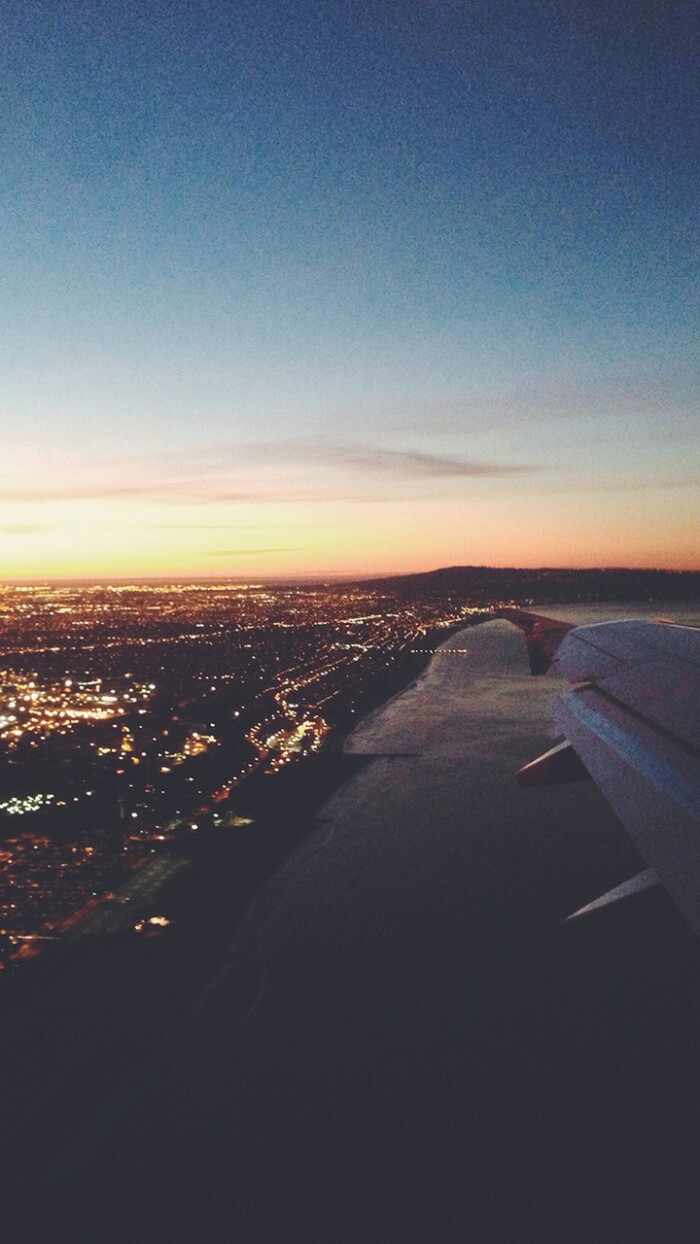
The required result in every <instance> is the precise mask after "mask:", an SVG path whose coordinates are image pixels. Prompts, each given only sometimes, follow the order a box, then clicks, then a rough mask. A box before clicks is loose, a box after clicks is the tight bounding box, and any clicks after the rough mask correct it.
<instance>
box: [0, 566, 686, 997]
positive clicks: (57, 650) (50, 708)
mask: <svg viewBox="0 0 700 1244" xmlns="http://www.w3.org/2000/svg"><path fill="white" fill-rule="evenodd" d="M699 578H700V576H698V575H697V574H678V573H676V574H671V573H664V572H652V571H508V570H493V571H491V570H487V569H484V568H469V567H464V568H454V569H452V570H446V571H437V572H434V573H433V574H426V575H415V576H404V577H402V578H396V579H386V580H377V581H372V582H367V583H355V584H348V585H342V584H341V585H338V584H333V585H308V584H305V585H293V584H289V585H269V584H259V585H256V584H252V583H234V582H227V581H223V582H189V583H187V582H176V583H165V582H160V581H149V582H135V583H133V584H129V583H121V582H112V583H77V582H76V583H45V584H41V585H28V584H19V583H14V584H10V583H6V584H5V585H3V586H2V587H0V617H1V619H2V633H3V643H2V654H1V656H0V743H1V745H2V760H1V763H0V968H2V969H3V970H4V979H6V980H7V979H9V978H11V977H14V976H16V974H17V970H19V969H20V968H22V966H23V965H24V964H26V963H28V962H30V961H33V960H35V959H37V958H38V957H40V956H43V955H44V954H45V952H47V951H51V950H52V949H55V948H56V945H57V943H61V942H64V943H65V941H66V940H68V941H71V940H74V939H75V938H82V937H84V936H85V935H90V934H105V933H108V932H119V933H125V932H129V933H133V934H134V935H138V936H144V935H145V936H157V935H159V934H161V933H163V932H164V931H166V930H167V928H168V926H169V923H170V921H169V919H168V918H167V917H165V916H163V915H161V914H159V911H158V910H157V902H156V900H157V897H158V895H159V894H160V893H161V892H162V891H163V890H164V888H166V887H167V885H168V884H169V882H170V881H171V880H172V879H173V878H174V877H176V876H177V874H178V873H180V872H181V871H182V870H183V869H184V868H186V866H187V864H188V861H189V860H190V859H191V857H192V855H193V854H196V852H197V850H198V849H199V846H200V844H201V843H202V842H205V843H207V844H208V845H209V847H210V848H211V844H212V841H213V842H214V850H215V849H216V843H217V841H218V842H220V841H222V839H225V838H226V837H227V836H229V835H236V834H240V833H241V832H242V831H243V830H244V829H245V830H246V831H248V832H249V833H250V832H253V833H255V832H256V821H257V817H258V813H259V812H260V810H261V809H262V808H264V807H265V808H267V807H269V805H270V799H271V798H272V799H273V800H274V794H273V795H272V796H271V794H270V784H271V783H275V782H278V779H279V778H280V777H281V776H282V775H283V773H284V772H285V770H287V768H288V767H290V766H298V765H299V764H300V762H306V763H307V764H308V762H309V760H310V758H311V757H312V756H314V755H317V754H318V753H320V752H321V751H322V750H323V751H324V753H325V754H329V755H330V754H333V752H334V748H335V753H337V752H338V750H339V746H338V745H339V744H342V740H343V738H344V736H345V735H346V734H347V731H348V729H350V728H351V727H352V726H353V724H354V723H355V722H356V721H357V720H358V717H359V716H360V715H362V714H363V713H365V712H367V711H369V710H370V709H371V708H373V707H375V706H376V705H377V704H378V703H381V702H382V701H383V700H384V699H386V698H387V697H388V696H389V695H391V694H393V693H394V692H395V691H397V690H398V689H399V688H400V687H401V686H403V685H405V683H407V682H408V681H410V679H411V678H413V677H415V676H416V675H417V674H418V673H419V672H420V671H421V670H422V668H424V666H425V664H426V663H427V661H428V659H429V657H430V655H431V654H432V653H433V651H434V650H435V648H436V646H437V645H438V644H439V643H441V642H442V640H443V639H444V638H445V637H446V635H447V634H449V633H451V632H452V631H453V630H455V629H459V628H461V627H464V626H466V625H471V624H474V623H477V622H479V621H480V620H482V619H483V618H484V617H486V616H488V615H489V613H491V612H492V611H494V610H498V609H500V608H503V607H506V606H509V605H531V604H533V603H539V602H557V601H567V600H568V601H572V600H586V599H587V600H595V599H607V598H609V599H612V600H615V599H617V600H619V599H635V598H636V599H645V600H648V599H659V600H667V599H674V598H681V599H682V598H686V599H692V598H693V597H694V596H697V595H698V579H699ZM452 655H454V654H452ZM282 785H283V784H282ZM284 798H286V796H284ZM291 815H292V809H291V808H290V816H291ZM8 969H9V971H8Z"/></svg>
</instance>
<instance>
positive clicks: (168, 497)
mask: <svg viewBox="0 0 700 1244" xmlns="http://www.w3.org/2000/svg"><path fill="white" fill-rule="evenodd" d="M532 470H533V468H532V467H531V466H525V465H521V464H518V463H504V462H484V461H479V460H473V459H469V458H464V457H458V456H451V455H439V454H430V453H423V452H421V451H415V450H405V449H400V450H398V449H397V450H394V449H387V448H384V447H380V446H375V445H352V444H349V445H339V444H312V443H309V442H305V441H295V442H284V443H280V442H273V443H260V444H248V445H235V446H234V445H219V446H216V447H211V448H206V449H199V450H196V451H194V453H193V452H192V451H190V452H185V451H180V452H178V451H176V450H170V451H165V452H164V453H163V454H162V455H161V456H160V457H159V459H158V461H157V462H156V463H154V462H153V459H152V457H143V458H130V459H128V460H124V459H122V460H120V461H113V462H109V461H105V462H102V463H94V462H92V463H88V462H85V463H82V464H79V465H78V467H77V468H76V467H75V466H74V468H73V471H72V473H70V472H63V473H62V476H63V478H64V480H65V482H64V483H63V484H62V485H61V486H59V487H56V486H55V484H53V483H52V484H50V485H48V486H45V487H41V486H40V485H37V484H34V483H30V482H27V483H25V482H24V481H22V483H18V484H15V485H14V486H11V487H10V488H5V489H4V490H3V494H2V495H3V498H4V500H6V501H22V502H37V501H47V502H58V501H64V502H65V501H94V500H98V499H99V500H105V501H110V500H111V501H120V500H125V501H128V500H132V499H133V500H139V501H152V502H164V503H168V504H175V505H177V504H200V503H217V502H218V503H222V502H223V503H227V504H235V503H239V502H241V503H245V502H261V503H271V502H285V501H290V502H310V503H313V502H323V501H329V500H341V499H345V500H348V501H360V502H362V501H369V502H375V501H383V500H387V499H389V500H391V499H394V498H395V497H396V496H397V490H398V491H400V490H401V486H402V485H403V487H404V489H405V488H407V487H410V486H411V485H413V484H415V483H418V482H420V481H421V480H423V481H433V482H435V481H438V480H441V479H442V480H448V479H452V480H458V479H464V480H469V479H478V478H493V477H508V476H513V475H518V474H522V473H524V472H530V471H532ZM46 473H47V475H48V474H49V471H48V468H47V472H46ZM55 475H56V472H55V471H51V476H52V477H53V478H54V479H55ZM120 477H121V478H120ZM370 480H371V481H372V484H371V486H369V487H368V484H369V481H370Z"/></svg>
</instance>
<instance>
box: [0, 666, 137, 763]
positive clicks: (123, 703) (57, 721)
mask: <svg viewBox="0 0 700 1244" xmlns="http://www.w3.org/2000/svg"><path fill="white" fill-rule="evenodd" d="M0 681H3V682H4V683H5V691H4V694H3V696H2V699H0V709H1V710H2V711H0V739H3V740H5V741H7V742H8V743H9V745H10V747H12V746H13V745H15V746H16V744H17V743H18V742H19V740H20V739H22V738H24V737H25V736H27V735H29V736H31V735H40V736H46V735H49V734H67V733H69V732H70V731H71V730H73V729H74V728H75V726H76V725H78V724H79V723H81V722H101V721H112V720H113V719H114V718H115V717H123V716H124V715H125V714H126V713H127V712H128V711H129V710H130V709H133V708H134V707H135V706H136V705H139V704H141V705H142V704H144V703H145V702H147V701H148V700H149V699H150V698H151V697H152V695H153V692H154V691H155V684H154V683H137V682H134V681H131V682H130V683H129V685H128V687H127V688H126V689H124V690H118V689H116V688H114V687H106V686H104V685H103V683H102V681H101V680H100V679H97V678H96V679H90V680H84V681H81V680H79V679H73V678H60V679H58V680H57V681H56V682H53V683H42V682H41V680H40V679H39V677H38V676H37V675H36V674H32V675H25V674H23V673H19V672H17V671H14V670H13V671H10V670H0ZM139 711H142V712H145V711H146V710H145V709H140V710H139Z"/></svg>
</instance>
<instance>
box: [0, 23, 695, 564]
mask: <svg viewBox="0 0 700 1244" xmlns="http://www.w3.org/2000/svg"><path fill="white" fill-rule="evenodd" d="M375 10H376V11H375ZM6 25H7V28H8V33H7V35H6V38H5V41H4V42H5V47H4V51H3V53H2V55H3V77H4V80H5V82H6V85H7V92H8V98H9V107H8V108H7V109H6V112H7V116H8V117H9V123H8V127H7V132H6V136H5V138H4V140H3V144H2V148H1V150H2V160H3V179H2V183H1V185H0V201H1V202H2V208H3V211H2V216H1V217H0V219H1V221H2V223H0V248H1V249H2V253H3V255H4V258H5V269H6V295H5V298H4V300H3V306H2V311H1V313H0V314H1V315H2V331H1V332H0V375H1V377H2V386H1V390H0V394H1V395H0V419H1V420H2V429H3V453H2V457H1V459H0V554H1V556H0V576H2V577H3V578H5V579H26V580H32V579H45V578H72V577H86V578H108V577H114V578H117V577H118V578H128V577H150V576H154V577H163V578H172V577H178V578H180V577H192V578H218V577H221V578H228V577H232V576H233V577H237V576H240V577H242V578H246V579H248V578H263V579H264V578H267V577H307V576H319V577H328V576H331V575H340V576H346V577H352V576H366V575H383V574H392V573H408V572H413V571H421V570H430V569H434V568H436V567H439V566H447V565H457V564H462V565H467V564H470V565H491V566H498V565H501V566H513V567H538V566H552V567H571V568H584V567H591V566H600V567H606V566H620V567H622V566H627V567H638V568H663V569H671V570H683V569H700V539H699V536H700V523H699V520H698V515H699V514H700V504H699V503H700V449H699V446H700V437H699V436H698V428H699V426H700V421H699V419H698V414H699V412H698V392H700V384H699V383H698V381H699V380H700V375H699V368H698V357H699V352H698V311H697V288H698V272H697V256H698V254H700V247H699V246H698V240H699V239H698V238H697V217H696V213H695V198H696V190H697V176H698V150H700V142H698V137H700V136H698V135H697V133H696V127H697V122H696V118H697V115H698V110H697V107H696V103H695V101H694V94H695V92H696V90H697V85H696V73H695V68H694V66H695V55H696V52H695V45H694V39H693V35H694V32H695V33H696V32H697V22H696V21H694V20H693V10H692V8H691V6H690V5H686V4H684V3H681V4H680V5H678V6H673V7H672V8H667V9H663V10H662V9H659V10H658V12H656V11H655V12H654V15H653V16H649V15H646V16H643V15H641V14H640V13H639V12H638V10H637V8H636V6H632V5H629V6H628V5H626V4H623V5H622V6H621V7H620V6H613V8H612V9H611V8H610V6H607V5H604V4H603V3H602V2H601V3H598V2H597V0H596V2H594V3H592V4H591V5H586V6H579V5H578V4H575V5H574V6H573V7H572V8H571V9H570V11H569V12H568V13H567V14H564V13H563V12H562V13H561V14H560V15H559V17H558V18H557V20H556V21H554V22H553V21H552V20H551V14H549V15H548V12H547V11H546V10H544V9H542V8H541V7H540V6H537V5H534V4H525V5H524V6H523V5H514V4H511V3H505V4H504V5H502V6H494V8H493V11H489V12H486V11H483V12H482V11H481V9H477V7H476V6H470V5H459V4H454V3H452V2H451V0H439V2H438V3H436V4H435V5H433V6H430V8H429V9H428V8H425V9H421V10H420V11H416V10H415V8H414V7H413V6H408V5H406V6H402V5H401V4H399V5H389V4H383V3H382V4H379V5H378V6H375V8H373V10H372V13H369V12H368V13H364V12H362V11H360V10H359V9H357V8H356V7H354V6H348V5H346V4H344V3H341V0H329V3H328V4H324V5H321V6H320V7H314V6H307V5H304V4H302V3H300V2H297V0H293V2H292V3H291V4H289V5H285V6H278V5H275V4H273V3H272V2H271V0H270V2H269V3H268V0H262V2H258V3H256V4H254V5H252V4H251V5H249V4H247V3H244V4H242V5H240V6H239V5H236V6H230V5H227V4H222V3H218V2H216V0H201V2H200V0H198V2H197V3H195V4H192V5H187V6H174V7H173V6H162V5H160V4H157V3H155V0H146V2H145V3H143V4H139V5H137V6H135V7H130V8H128V9H127V10H125V9H124V7H123V6H122V5H119V4H117V3H116V0H106V3H104V4H101V5H100V6H98V7H97V8H96V9H95V10H94V11H89V10H88V9H87V8H86V7H85V5H84V4H82V3H79V0H68V2H67V3H65V4H61V5H59V6H55V5H52V4H50V3H48V0H39V2H38V3H37V4H35V5H32V6H27V7H26V8H25V7H19V6H18V7H17V9H16V10H15V11H14V12H13V13H12V14H10V15H9V16H8V17H7V19H6Z"/></svg>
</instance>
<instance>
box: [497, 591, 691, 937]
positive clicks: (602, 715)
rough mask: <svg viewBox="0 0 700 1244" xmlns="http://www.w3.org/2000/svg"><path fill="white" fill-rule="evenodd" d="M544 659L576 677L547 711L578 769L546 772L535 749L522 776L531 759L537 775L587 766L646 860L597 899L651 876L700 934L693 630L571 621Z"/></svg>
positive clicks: (525, 777) (529, 778)
mask: <svg viewBox="0 0 700 1244" xmlns="http://www.w3.org/2000/svg"><path fill="white" fill-rule="evenodd" d="M525 616H526V617H528V616H530V617H531V616H532V615H525ZM511 620H513V621H515V620H516V619H515V618H512V619H511ZM541 621H542V622H548V623H551V620H550V619H542V620H541ZM518 625H522V624H521V623H520V622H518ZM523 629H524V627H523ZM552 659H553V661H555V662H556V666H557V668H558V669H559V671H560V672H561V673H562V674H563V675H564V677H565V678H567V679H568V681H569V682H571V683H572V684H574V685H573V687H572V689H571V690H570V691H567V692H564V693H563V694H562V695H560V696H558V697H557V699H556V700H555V703H554V718H555V722H556V726H557V728H558V730H559V732H560V733H561V734H563V735H564V736H565V738H566V740H567V743H568V745H569V746H570V747H571V748H573V751H574V753H575V755H576V757H578V760H579V762H580V765H581V769H579V770H578V771H576V766H575V765H573V763H572V762H571V761H569V762H568V764H567V765H566V766H565V767H564V766H562V764H561V762H559V765H560V769H561V771H562V772H564V771H566V773H568V774H569V776H563V777H562V776H557V775H556V773H553V775H552V776H550V777H547V764H545V760H546V758H544V757H543V758H540V761H535V762H533V764H531V765H529V766H525V769H524V770H522V771H521V775H520V777H519V780H520V781H521V784H523V785H526V784H527V785H532V784H534V782H535V781H537V780H538V778H537V772H538V766H542V774H541V777H540V779H539V780H542V781H547V780H549V781H560V780H564V781H570V780H575V778H574V777H572V776H571V775H572V774H574V773H575V776H576V777H580V776H584V775H585V774H584V772H582V771H581V770H584V769H585V771H587V772H588V774H590V776H591V777H592V778H593V779H594V781H595V782H596V784H597V785H598V786H599V787H600V789H601V791H602V792H603V794H604V795H605V797H606V798H607V800H608V802H609V803H610V804H611V806H612V807H613V809H614V811H615V812H616V813H617V815H618V816H619V818H620V820H621V821H622V823H623V824H624V826H625V828H626V829H627V830H628V832H629V834H630V836H631V838H632V839H633V841H634V843H635V845H636V846H637V847H638V849H639V851H640V853H641V854H642V855H643V856H644V858H645V860H646V861H647V862H648V864H649V865H650V866H651V868H650V869H649V870H647V871H646V872H645V873H644V874H641V875H640V879H636V878H635V879H632V881H630V882H628V883H625V884H624V885H623V886H621V887H617V890H616V891H613V892H611V894H610V895H608V896H604V898H605V901H615V900H616V899H618V898H623V897H626V896H627V895H628V894H630V893H636V892H638V891H639V889H640V888H642V885H643V884H644V885H649V884H653V882H654V881H655V880H656V879H657V878H658V879H659V880H660V881H661V882H662V884H663V885H664V887H665V889H666V890H667V891H668V893H669V895H670V897H671V899H672V900H673V902H674V903H675V904H676V906H677V907H678V909H679V911H680V912H681V913H682V914H683V916H684V917H685V919H686V920H687V922H688V924H689V925H690V927H691V928H692V929H693V931H694V932H695V933H696V934H697V935H698V936H700V630H696V629H694V628H692V627H684V626H675V625H669V624H666V623H653V622H637V621H628V622H603V623H598V624H596V625H594V626H582V627H576V628H573V629H571V630H569V631H568V632H566V633H565V634H563V635H562V636H561V638H560V639H559V641H558V643H557V647H556V651H555V652H554V654H553V658H552ZM555 750H556V749H555ZM564 750H566V745H564ZM548 756H551V753H548ZM549 767H550V768H551V767H552V766H551V761H550V762H549ZM555 768H556V766H555ZM654 874H655V875H654ZM642 877H643V878H644V882H643V883H642V880H641V878H642ZM602 902H603V900H598V901H597V902H596V903H594V904H588V905H587V907H586V908H583V909H582V911H581V914H583V913H584V912H587V911H588V910H590V909H592V908H595V907H597V906H600V905H601V903H602ZM575 914H578V913H575Z"/></svg>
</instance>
